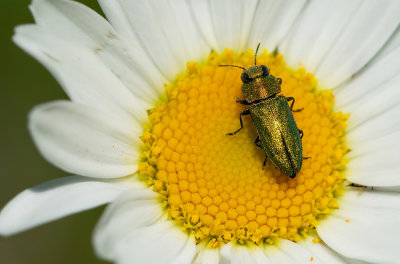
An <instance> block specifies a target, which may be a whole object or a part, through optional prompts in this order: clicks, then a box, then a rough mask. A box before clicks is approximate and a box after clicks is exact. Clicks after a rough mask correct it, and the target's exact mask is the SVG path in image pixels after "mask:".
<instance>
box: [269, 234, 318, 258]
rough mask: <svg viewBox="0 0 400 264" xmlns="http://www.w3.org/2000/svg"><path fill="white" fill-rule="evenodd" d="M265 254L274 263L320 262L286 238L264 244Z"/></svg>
mask: <svg viewBox="0 0 400 264" xmlns="http://www.w3.org/2000/svg"><path fill="white" fill-rule="evenodd" d="M265 254H266V255H267V256H268V258H269V259H270V261H271V263H274V264H299V263H307V264H309V263H322V262H320V260H319V259H318V257H317V256H315V255H314V254H312V253H311V252H309V251H308V250H307V249H305V248H304V247H302V246H301V245H299V244H297V243H294V242H292V241H289V240H286V239H280V240H279V241H278V242H277V243H276V244H275V245H271V246H266V247H265Z"/></svg>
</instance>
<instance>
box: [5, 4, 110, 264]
mask: <svg viewBox="0 0 400 264" xmlns="http://www.w3.org/2000/svg"><path fill="white" fill-rule="evenodd" d="M79 2H82V3H84V4H86V5H87V6H90V7H91V8H93V9H95V10H96V11H97V12H101V11H100V8H99V6H98V4H97V2H96V1H95V0H91V1H89V0H81V1H79ZM29 3H30V0H1V1H0V22H1V23H0V25H1V26H0V54H1V56H0V58H1V70H0V87H1V90H2V94H1V95H0V117H1V129H0V133H1V141H0V142H1V144H0V165H1V167H0V168H1V172H0V173H1V174H0V175H1V178H0V208H3V207H4V205H5V204H6V203H7V202H8V201H9V200H10V199H12V198H13V197H14V196H15V195H16V194H18V193H19V192H21V191H23V190H24V189H26V188H28V187H31V186H34V185H37V184H39V183H41V182H44V181H47V180H51V179H54V178H57V177H62V176H66V175H68V174H67V173H66V172H63V171H60V170H58V169H57V168H55V167H53V166H51V165H50V164H48V163H47V162H46V161H45V160H44V159H43V158H42V157H41V156H40V155H39V153H38V151H37V150H36V148H35V147H34V145H33V143H32V140H31V138H30V136H29V133H28V131H27V126H26V123H27V115H28V113H29V111H30V109H32V107H33V106H35V105H37V104H40V103H43V102H47V101H51V100H55V99H64V98H66V95H65V94H64V92H63V91H62V89H61V87H60V86H59V85H58V83H57V82H56V81H55V80H54V78H53V77H52V76H51V75H50V74H49V73H48V72H47V70H46V69H45V68H44V67H42V66H41V65H40V64H39V63H38V62H36V61H35V60H34V59H33V58H31V57H30V56H29V55H27V54H26V53H25V52H24V51H22V50H21V49H19V48H18V47H17V46H16V45H14V43H13V42H12V40H11V36H12V35H13V31H14V27H15V26H17V25H20V24H27V23H32V22H33V19H32V16H31V14H30V12H29V10H28V5H29ZM103 209H104V207H101V208H97V209H95V210H91V211H87V212H83V213H80V214H76V215H73V216H69V217H67V218H64V219H61V220H58V221H55V222H52V223H49V224H46V225H43V226H41V227H38V228H35V229H33V230H29V231H26V232H23V233H21V234H18V235H15V236H12V237H7V238H3V237H0V263H4V264H16V263H18V264H19V263H29V264H35V263H40V264H47V263H51V264H55V263H57V264H58V263H60V264H62V263H87V264H88V263H106V262H103V261H100V260H98V259H97V258H96V257H95V255H94V252H93V249H92V245H91V235H92V231H93V228H94V226H95V224H96V222H97V219H98V218H99V216H100V215H101V212H102V211H103Z"/></svg>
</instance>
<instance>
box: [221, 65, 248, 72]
mask: <svg viewBox="0 0 400 264" xmlns="http://www.w3.org/2000/svg"><path fill="white" fill-rule="evenodd" d="M218 66H219V67H236V68H240V69H243V70H244V71H245V70H246V68H244V67H241V66H237V65H218Z"/></svg>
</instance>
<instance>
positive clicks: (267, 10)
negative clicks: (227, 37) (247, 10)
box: [247, 0, 306, 52]
mask: <svg viewBox="0 0 400 264" xmlns="http://www.w3.org/2000/svg"><path fill="white" fill-rule="evenodd" d="M305 3H306V1H304V0H301V1H291V0H284V1H274V0H271V1H260V2H259V3H258V5H257V8H256V12H255V14H254V21H253V25H252V26H251V28H250V37H249V43H248V45H247V46H248V48H252V49H255V47H256V46H257V44H258V43H261V46H260V47H261V48H266V49H268V50H269V51H270V52H272V51H274V50H275V48H277V46H278V44H279V43H280V41H281V40H282V39H283V37H284V36H285V35H286V34H287V33H288V31H289V29H290V28H291V26H293V23H294V22H295V20H296V18H297V17H298V16H299V14H300V11H301V10H302V8H303V6H304V4H305Z"/></svg>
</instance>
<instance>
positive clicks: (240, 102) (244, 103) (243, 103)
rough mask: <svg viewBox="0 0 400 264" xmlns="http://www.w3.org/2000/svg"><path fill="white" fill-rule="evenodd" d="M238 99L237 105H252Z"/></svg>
mask: <svg viewBox="0 0 400 264" xmlns="http://www.w3.org/2000/svg"><path fill="white" fill-rule="evenodd" d="M235 99H236V103H238V104H242V105H251V104H250V103H249V102H247V101H246V100H240V99H239V98H237V97H235Z"/></svg>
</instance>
